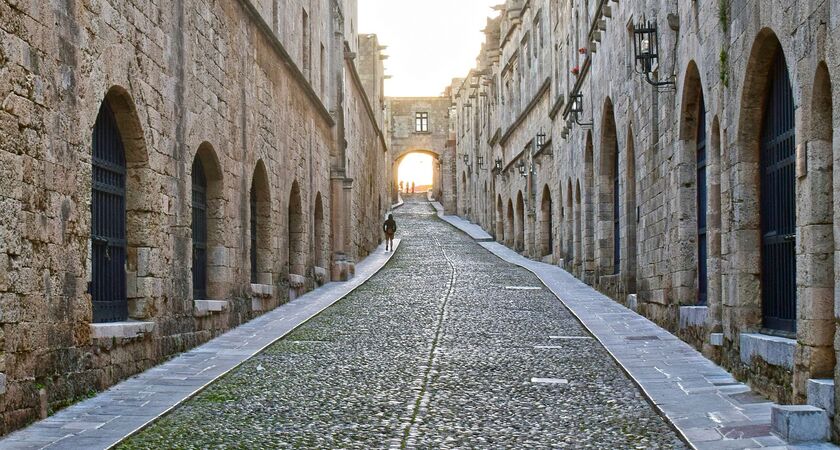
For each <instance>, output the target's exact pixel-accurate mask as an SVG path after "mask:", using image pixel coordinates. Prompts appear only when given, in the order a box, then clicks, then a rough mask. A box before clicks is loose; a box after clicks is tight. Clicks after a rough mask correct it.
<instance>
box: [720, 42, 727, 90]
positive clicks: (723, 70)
mask: <svg viewBox="0 0 840 450" xmlns="http://www.w3.org/2000/svg"><path fill="white" fill-rule="evenodd" d="M720 82H721V83H723V86H724V87H727V88H728V87H729V53H727V52H726V49H721V50H720Z"/></svg>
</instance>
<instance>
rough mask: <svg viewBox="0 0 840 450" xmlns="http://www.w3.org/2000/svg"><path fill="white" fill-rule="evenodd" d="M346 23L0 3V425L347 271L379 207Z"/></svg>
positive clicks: (345, 15)
mask: <svg viewBox="0 0 840 450" xmlns="http://www.w3.org/2000/svg"><path fill="white" fill-rule="evenodd" d="M355 16H356V6H355V2H354V1H352V0H343V1H339V0H232V1H218V0H216V1H205V0H201V1H198V0H174V1H172V2H157V3H149V2H136V1H133V0H107V1H95V2H94V1H82V2H34V1H27V2H3V3H2V4H0V30H2V31H0V73H2V77H0V91H2V108H0V236H2V239H0V415H2V422H0V434H2V433H6V432H8V431H10V430H12V429H15V428H18V427H20V426H22V425H24V424H26V423H28V422H30V421H32V420H34V419H36V418H38V417H39V415H42V414H43V413H44V412H46V411H48V410H54V409H57V408H60V407H62V406H65V405H67V404H69V403H71V402H73V401H74V400H76V399H78V398H80V397H83V396H86V395H88V393H89V392H91V391H93V390H98V389H102V388H105V387H107V386H109V385H111V384H113V383H115V382H116V381H118V380H120V379H123V378H125V377H127V376H129V375H132V374H134V373H137V372H139V371H142V370H144V369H147V368H149V367H151V366H153V365H154V364H156V363H158V362H160V361H162V360H164V359H166V358H167V357H169V356H170V355H172V354H174V353H176V352H180V351H183V350H185V349H187V348H190V347H193V346H195V345H197V344H199V343H202V342H204V341H207V340H208V339H210V338H211V337H213V336H215V335H218V334H219V333H222V332H224V331H226V330H228V329H230V328H231V327H234V326H236V325H237V324H240V323H242V322H244V321H247V320H250V319H251V318H253V317H256V316H257V315H259V314H261V313H262V312H264V311H267V310H269V309H271V308H274V307H276V306H278V305H279V304H282V303H284V302H286V301H288V300H289V299H290V298H293V297H295V296H298V295H300V294H301V293H303V292H305V291H307V290H309V289H312V288H314V287H315V286H317V285H319V284H321V283H324V282H326V281H329V280H340V279H346V278H347V277H350V276H352V274H353V267H354V263H355V262H356V261H357V260H358V259H359V258H362V257H363V256H365V255H366V254H367V253H368V252H370V251H371V250H372V249H373V248H374V247H375V245H377V244H378V242H379V239H380V237H379V233H378V228H379V218H380V217H381V216H382V215H383V214H384V213H385V211H386V210H387V208H388V205H389V202H388V201H387V199H388V198H389V197H390V180H389V179H388V177H387V176H383V174H386V173H390V172H389V171H388V170H387V168H388V165H389V164H390V159H389V157H388V154H387V145H386V140H385V137H384V135H383V132H382V123H383V119H382V107H381V105H382V104H383V99H382V92H381V89H377V90H373V89H371V87H370V86H376V85H379V84H380V81H381V77H382V69H381V58H380V57H379V51H380V49H379V47H378V45H373V46H370V45H363V46H359V43H358V41H357V31H356V17H355ZM368 41H369V39H368V38H366V39H365V40H364V42H365V43H367V42H368ZM374 41H375V39H374ZM359 60H364V61H370V62H371V63H370V64H366V65H365V66H357V63H358V61H359ZM365 81H367V84H366V83H365ZM366 88H367V90H366Z"/></svg>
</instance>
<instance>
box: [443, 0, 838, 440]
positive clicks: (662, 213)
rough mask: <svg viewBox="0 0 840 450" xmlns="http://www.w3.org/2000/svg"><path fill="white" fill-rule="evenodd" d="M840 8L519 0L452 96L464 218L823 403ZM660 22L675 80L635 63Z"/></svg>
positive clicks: (706, 1) (801, 399) (795, 397)
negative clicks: (816, 392)
mask: <svg viewBox="0 0 840 450" xmlns="http://www.w3.org/2000/svg"><path fill="white" fill-rule="evenodd" d="M838 11H840V4H838V3H837V2H836V1H831V0H824V1H817V2H797V1H794V0H767V1H758V0H750V1H737V2H735V1H729V0H701V1H694V2H670V1H669V2H665V1H638V2H616V1H608V0H604V1H600V0H599V1H589V2H583V1H570V0H564V1H548V0H508V1H507V2H506V3H505V6H504V8H502V10H501V14H500V15H499V17H497V18H494V19H490V20H489V21H488V26H487V29H486V34H487V39H486V43H485V46H484V48H483V49H482V51H481V54H480V55H479V59H478V61H479V65H478V66H477V67H476V69H475V70H473V71H472V72H471V73H470V74H469V76H468V77H467V79H466V80H465V81H464V82H463V83H461V84H458V85H455V86H454V89H453V94H454V95H453V102H454V103H455V104H456V117H457V152H458V158H456V161H457V163H458V164H457V167H458V169H457V170H458V176H457V178H456V179H457V182H458V187H457V190H456V192H457V195H458V210H459V213H461V214H464V215H466V216H467V217H469V218H470V219H471V220H473V221H475V222H478V223H480V224H481V225H483V226H484V227H485V228H486V229H487V230H488V231H491V232H492V233H495V236H496V238H497V239H498V240H499V241H502V242H505V243H506V244H507V245H510V246H512V247H514V248H516V249H517V250H519V251H522V252H525V253H527V254H528V255H529V256H531V257H533V258H540V259H545V260H546V261H553V262H555V263H557V264H561V265H563V266H564V267H565V268H566V269H567V270H569V271H571V272H572V273H574V274H575V275H577V276H578V277H580V278H581V279H583V280H585V281H586V282H588V283H590V284H592V285H594V286H596V287H598V288H599V289H600V290H602V291H604V292H606V293H608V294H610V295H611V296H613V297H614V298H615V299H616V300H617V301H621V302H626V304H627V305H628V306H631V307H633V308H636V309H637V310H638V311H639V312H640V313H642V314H644V315H645V316H647V317H649V318H651V319H652V320H654V321H656V322H657V323H659V324H660V325H662V326H663V327H666V328H668V329H669V330H671V331H672V332H674V333H675V334H677V335H678V336H680V337H681V338H683V339H685V340H686V341H688V342H690V343H691V344H692V345H694V346H696V347H697V348H698V349H701V350H702V351H703V352H704V354H705V355H707V356H708V357H710V358H712V359H714V360H715V361H717V362H719V363H721V364H722V365H724V366H725V367H727V368H728V369H729V370H731V371H732V372H733V373H735V374H736V375H737V376H738V377H739V378H742V379H744V380H747V381H748V382H749V383H750V384H751V385H752V386H754V387H755V388H757V389H758V390H760V391H762V392H764V393H765V394H767V395H768V396H770V397H771V398H773V399H774V400H776V401H779V402H784V403H806V402H809V401H811V399H809V398H808V385H809V381H808V380H810V379H818V378H821V379H824V378H836V377H837V376H840V375H837V373H838V372H837V369H836V367H835V361H836V359H837V357H836V346H835V344H834V342H835V331H836V317H837V315H838V311H840V306H838V307H835V305H836V304H838V305H840V303H838V300H837V295H838V294H837V292H840V284H838V280H840V277H838V276H837V275H836V274H835V270H837V269H835V267H836V266H835V254H836V252H837V250H838V249H840V240H838V239H837V238H838V236H840V230H838V229H837V228H836V225H835V224H838V223H840V220H838V213H840V204H838V203H836V199H837V198H838V195H837V192H838V187H840V181H838V180H840V178H836V175H835V174H834V172H833V162H834V161H837V160H838V159H839V158H840V150H839V149H840V147H838V139H837V136H836V135H837V129H838V127H839V126H840V113H838V111H837V105H838V104H840V102H838V100H840V89H838V88H837V87H836V83H835V84H832V83H831V80H836V79H837V78H838V76H840V53H838V52H839V51H840V50H838V43H840V19H838V17H840V14H838ZM644 21H650V22H652V23H653V24H655V25H656V28H657V36H658V47H656V46H653V45H652V42H653V41H652V40H648V41H647V42H640V43H641V44H642V50H644V49H645V48H644V46H645V45H646V44H651V46H653V48H654V49H658V52H659V53H658V60H657V61H656V64H655V65H654V66H653V67H652V70H651V72H650V74H649V77H650V81H652V82H654V83H666V84H661V85H659V86H653V85H652V84H651V83H649V82H648V81H647V80H646V75H645V74H644V72H645V70H642V67H641V66H640V65H639V63H638V62H637V60H636V59H635V58H634V55H635V53H634V42H635V38H636V36H637V34H636V33H635V31H641V30H642V28H644V27H642V25H644ZM788 80H789V81H788ZM669 82H670V83H669ZM788 89H789V90H788ZM774 132H778V135H777V136H775V137H774V136H773V133H774ZM542 134H545V137H544V138H543V137H542V136H541V135H542ZM773 152H779V153H778V154H777V153H773ZM463 154H466V155H468V159H470V160H475V159H476V158H477V157H478V156H483V157H484V158H489V159H492V160H494V161H495V160H497V159H498V160H499V162H500V165H501V170H491V168H489V167H488V168H485V169H484V170H478V171H477V170H475V168H474V166H473V167H470V166H469V165H467V164H464V163H463V162H462V158H461V155H463ZM773 155H776V156H773ZM778 155H783V156H784V157H782V156H778ZM773 158H777V159H773ZM520 165H521V166H522V169H521V170H522V174H523V175H520V169H519V167H520ZM762 180H763V181H762ZM485 186H486V188H485ZM762 186H764V187H762ZM768 186H772V187H773V188H772V189H771V188H770V187H768ZM616 213H617V214H616ZM787 222H789V228H788V229H787V230H786V229H785V226H788V225H785V223H787ZM774 227H775V228H774ZM774 245H775V246H776V247H773V246H774ZM774 249H775V250H774ZM773 252H777V253H773ZM786 252H787V253H786ZM704 256H705V257H704ZM788 293H789V294H790V295H787V294H788ZM785 295H787V296H785ZM829 413H830V414H833V411H829ZM834 429H835V437H836V436H837V431H838V430H840V421H838V420H837V419H835V427H834Z"/></svg>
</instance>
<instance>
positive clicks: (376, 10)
mask: <svg viewBox="0 0 840 450" xmlns="http://www.w3.org/2000/svg"><path fill="white" fill-rule="evenodd" d="M501 3H504V1H503V0H419V1H418V0H359V32H360V33H375V34H377V35H379V42H380V44H381V45H387V46H388V48H387V49H386V50H385V54H387V55H389V58H388V59H386V60H385V73H386V74H388V75H391V76H392V77H393V78H391V79H390V80H386V82H385V95H388V96H391V97H426V96H435V95H440V93H441V92H443V90H444V89H445V88H446V87H447V86H449V84H450V82H451V81H452V78H459V77H464V76H466V75H467V73H468V72H469V70H470V69H472V68H473V67H475V59H476V57H477V56H478V52H479V51H480V50H481V44H482V43H483V42H484V33H482V32H481V30H483V29H484V26H485V25H486V24H487V17H490V16H496V15H498V13H497V12H496V11H493V10H492V9H491V6H494V5H498V4H501Z"/></svg>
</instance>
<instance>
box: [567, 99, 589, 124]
mask: <svg viewBox="0 0 840 450" xmlns="http://www.w3.org/2000/svg"><path fill="white" fill-rule="evenodd" d="M571 98H572V107H571V108H570V109H569V112H570V113H571V114H572V117H573V118H574V120H575V123H576V124H578V125H580V126H582V127H591V126H592V125H593V122H586V123H581V122H580V115H581V114H583V94H575V95H572V97H571Z"/></svg>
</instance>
